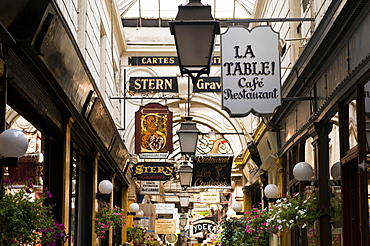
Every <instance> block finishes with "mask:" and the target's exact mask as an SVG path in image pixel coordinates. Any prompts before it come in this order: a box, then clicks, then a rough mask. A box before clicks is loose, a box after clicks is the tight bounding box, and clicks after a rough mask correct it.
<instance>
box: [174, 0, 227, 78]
mask: <svg viewBox="0 0 370 246" xmlns="http://www.w3.org/2000/svg"><path fill="white" fill-rule="evenodd" d="M169 25H170V30H171V34H172V35H174V37H175V43H176V50H177V57H178V60H179V66H180V71H181V74H192V73H197V74H198V76H199V75H200V74H209V71H210V65H211V60H212V55H213V48H214V43H215V36H216V34H219V33H220V22H219V21H215V20H214V19H213V17H212V12H211V6H210V5H203V4H202V3H201V2H200V0H197V1H194V0H193V1H192V0H190V2H189V3H188V4H187V5H180V6H179V11H178V13H177V16H176V19H175V21H171V22H169Z"/></svg>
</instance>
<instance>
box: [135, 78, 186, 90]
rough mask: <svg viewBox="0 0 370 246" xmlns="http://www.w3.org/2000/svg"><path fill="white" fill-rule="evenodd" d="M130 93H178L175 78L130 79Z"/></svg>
mask: <svg viewBox="0 0 370 246" xmlns="http://www.w3.org/2000/svg"><path fill="white" fill-rule="evenodd" d="M129 88H130V91H134V92H179V89H178V83H177V77H130V81H129Z"/></svg>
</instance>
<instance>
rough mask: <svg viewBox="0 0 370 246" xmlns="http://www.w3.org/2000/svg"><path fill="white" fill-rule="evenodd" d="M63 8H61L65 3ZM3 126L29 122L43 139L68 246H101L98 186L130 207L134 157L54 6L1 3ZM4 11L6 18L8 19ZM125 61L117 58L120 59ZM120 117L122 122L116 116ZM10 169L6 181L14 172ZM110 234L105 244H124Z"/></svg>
mask: <svg viewBox="0 0 370 246" xmlns="http://www.w3.org/2000/svg"><path fill="white" fill-rule="evenodd" d="M59 4H60V3H59ZM0 5H1V9H2V11H1V14H0V21H1V22H0V24H1V28H0V29H1V34H0V43H1V60H2V63H3V64H2V65H3V67H2V68H3V71H4V72H3V74H2V76H1V83H2V88H3V89H2V95H1V105H2V115H1V117H0V118H1V122H2V127H4V129H3V130H5V128H11V127H18V128H21V130H27V129H22V127H21V124H20V123H19V122H18V123H17V121H18V120H19V119H24V120H23V121H24V122H27V124H26V125H27V126H28V127H29V128H31V129H33V130H34V131H35V132H37V133H38V142H39V145H40V146H39V148H38V149H37V151H39V152H40V153H42V155H43V157H44V159H43V162H42V163H40V170H41V171H40V173H39V178H40V180H41V181H40V183H41V184H42V187H43V188H44V189H45V188H47V189H48V190H49V191H50V192H51V193H52V194H53V196H52V197H51V198H49V199H48V200H47V203H48V204H51V205H55V207H54V214H55V218H56V219H57V220H58V221H60V222H62V223H63V224H64V225H65V227H66V230H67V232H68V233H69V235H70V239H69V240H68V245H71V244H72V245H95V241H96V240H97V239H96V237H95V233H94V222H93V221H94V216H95V210H96V208H97V205H98V202H100V201H101V199H100V196H99V192H98V184H99V182H100V181H102V180H110V181H111V182H112V183H113V185H114V191H113V193H112V195H111V196H110V200H108V202H111V203H112V204H114V205H117V206H120V207H122V208H126V209H125V210H126V211H127V192H128V186H129V178H128V177H126V176H125V175H124V173H126V171H127V170H126V169H127V167H128V164H129V162H128V161H129V155H128V151H127V149H126V146H125V144H124V143H123V141H122V139H121V137H120V134H119V132H118V130H117V127H116V122H115V120H116V119H114V118H113V116H112V114H111V112H110V110H109V109H108V107H107V105H106V102H105V101H104V97H103V96H102V94H101V93H100V90H99V88H98V86H97V81H96V77H94V76H93V75H92V71H91V69H90V68H89V67H88V65H87V60H86V59H84V57H83V54H82V52H81V50H80V48H79V46H78V45H77V43H76V40H75V39H74V37H73V31H71V28H70V27H69V26H68V23H67V20H66V18H65V16H64V15H63V13H62V11H61V9H60V7H61V6H62V5H58V4H57V3H56V2H54V1H37V3H35V2H33V1H23V2H22V3H20V4H17V5H16V4H14V3H13V2H12V1H3V2H2V3H1V4H0ZM4 11H8V12H7V13H5V12H4ZM118 59H119V57H118ZM117 118H119V117H118V116H117ZM4 170H5V176H7V175H9V170H8V169H7V168H5V169H4ZM117 232H118V233H114V234H113V232H111V233H110V234H109V237H108V238H106V239H105V240H102V241H101V243H102V245H108V244H109V245H112V243H113V242H114V243H116V244H121V242H122V240H125V233H123V232H122V230H121V229H120V230H119V231H117Z"/></svg>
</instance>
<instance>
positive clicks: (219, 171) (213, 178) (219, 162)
mask: <svg viewBox="0 0 370 246" xmlns="http://www.w3.org/2000/svg"><path fill="white" fill-rule="evenodd" d="M232 162H233V155H232V154H222V155H195V157H194V163H193V178H192V186H193V187H198V188H200V187H201V188H225V189H229V188H230V187H231V166H232Z"/></svg>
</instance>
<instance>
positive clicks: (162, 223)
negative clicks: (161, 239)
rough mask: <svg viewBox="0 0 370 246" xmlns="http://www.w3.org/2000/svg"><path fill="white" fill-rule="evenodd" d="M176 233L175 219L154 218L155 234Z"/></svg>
mask: <svg viewBox="0 0 370 246" xmlns="http://www.w3.org/2000/svg"><path fill="white" fill-rule="evenodd" d="M175 233H176V220H164V219H161V220H156V221H155V234H175Z"/></svg>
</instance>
